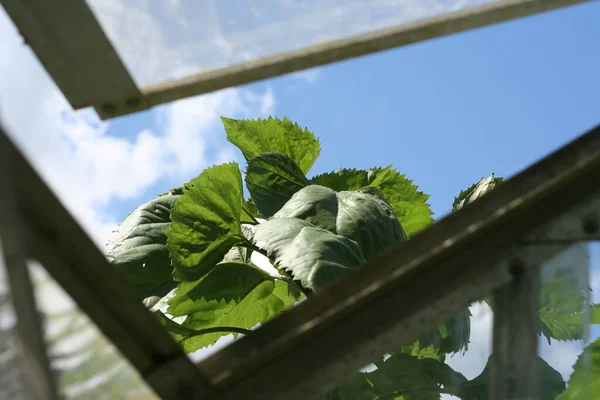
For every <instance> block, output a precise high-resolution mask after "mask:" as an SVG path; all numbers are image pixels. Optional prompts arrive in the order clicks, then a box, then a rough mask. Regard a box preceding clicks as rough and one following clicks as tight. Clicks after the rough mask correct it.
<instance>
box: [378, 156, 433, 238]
mask: <svg viewBox="0 0 600 400" xmlns="http://www.w3.org/2000/svg"><path fill="white" fill-rule="evenodd" d="M370 174H371V176H372V181H371V182H370V183H369V187H372V188H377V189H379V190H380V191H381V193H382V194H383V197H384V198H385V200H386V201H387V202H388V203H390V205H391V206H392V208H393V209H394V212H395V213H396V216H397V217H398V220H399V221H400V224H401V225H402V228H403V229H404V232H406V235H407V236H408V237H411V236H413V235H414V234H415V233H417V232H419V231H421V230H422V229H424V228H426V227H428V226H429V225H431V224H432V223H433V217H432V216H433V212H432V211H431V208H430V206H429V204H427V199H429V195H426V194H424V193H423V192H420V191H419V190H418V188H417V186H415V185H413V182H412V181H411V180H410V179H407V178H406V176H405V175H402V174H399V173H398V171H396V170H395V169H392V167H391V165H390V166H388V167H386V168H383V169H373V170H371V171H370Z"/></svg>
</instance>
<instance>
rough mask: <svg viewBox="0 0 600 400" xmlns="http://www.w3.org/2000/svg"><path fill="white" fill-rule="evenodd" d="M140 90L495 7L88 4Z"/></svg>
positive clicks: (219, 0)
mask: <svg viewBox="0 0 600 400" xmlns="http://www.w3.org/2000/svg"><path fill="white" fill-rule="evenodd" d="M87 1H88V3H89V4H90V6H91V8H92V10H93V11H94V13H95V14H96V16H97V18H98V19H99V21H100V24H101V26H102V28H103V29H104V31H105V32H106V33H107V35H108V37H109V39H110V40H111V42H112V43H113V45H114V46H115V48H116V50H117V52H118V53H119V55H120V56H121V58H122V59H123V61H124V63H125V65H126V66H127V68H128V69H129V70H130V71H131V73H132V75H133V78H134V79H135V80H136V82H137V83H138V84H140V85H148V84H154V83H160V82H163V81H165V80H167V79H173V78H182V77H184V76H186V75H189V74H191V73H195V72H200V71H201V70H208V69H214V68H221V67H226V66H229V65H231V64H236V63H240V62H244V61H250V60H256V59H259V58H263V57H265V56H269V55H272V54H276V53H281V52H286V51H291V50H296V49H299V48H303V47H307V46H309V45H311V44H315V43H319V42H323V41H327V40H332V39H342V38H347V37H350V36H354V35H358V34H361V33H366V32H372V31H375V30H379V29H382V28H387V27H391V26H394V25H401V24H409V23H411V22H415V21H419V20H422V19H424V18H428V17H434V16H441V15H444V14H448V13H450V12H453V11H458V10H465V9H469V8H471V7H475V6H478V5H481V4H486V3H493V2H500V1H501V0H370V1H362V0H350V1H347V0H344V1H342V0H260V1H240V0H198V1H189V0H168V1H167V0H164V1H139V0H87Z"/></svg>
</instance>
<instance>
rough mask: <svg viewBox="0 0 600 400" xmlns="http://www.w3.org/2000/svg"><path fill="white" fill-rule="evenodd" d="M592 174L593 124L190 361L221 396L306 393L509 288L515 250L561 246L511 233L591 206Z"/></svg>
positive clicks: (595, 166)
mask: <svg viewBox="0 0 600 400" xmlns="http://www.w3.org/2000/svg"><path fill="white" fill-rule="evenodd" d="M598 174H600V126H598V127H596V128H594V129H593V130H591V131H590V132H588V133H587V134H586V135H584V136H582V137H580V138H579V139H577V140H575V141H574V142H572V143H570V144H569V145H567V146H565V147H564V148H562V149H561V150H559V151H557V152H556V153H554V154H552V155H550V156H549V157H547V158H545V159H544V160H542V161H540V162H538V163H537V164H535V165H533V166H532V167H530V168H528V169H527V170H525V171H523V172H522V173H520V174H518V175H517V176H515V177H514V178H512V179H510V180H507V181H505V182H503V183H502V184H501V185H499V186H498V187H497V188H496V189H494V191H493V192H491V193H489V194H486V195H485V196H484V197H483V198H481V199H479V200H478V201H476V202H475V203H473V204H471V205H469V206H468V207H465V208H464V209H461V210H459V211H458V212H456V213H453V214H451V215H449V216H447V217H446V218H444V219H442V220H441V221H439V222H437V223H436V224H434V225H432V226H431V227H429V228H428V229H426V230H425V231H423V232H421V233H419V234H417V235H416V236H415V237H414V238H412V239H411V240H410V241H407V242H403V243H400V244H399V245H398V246H396V247H395V248H394V249H392V250H390V251H389V252H387V253H386V254H383V255H381V256H379V257H376V258H375V259H373V260H372V261H370V262H369V263H367V265H365V266H364V267H363V268H360V269H359V270H357V271H355V272H353V273H351V274H348V275H347V276H346V277H344V278H343V279H340V281H338V282H335V283H333V284H332V285H331V286H330V287H328V288H326V289H324V290H323V291H321V292H319V293H317V294H316V295H315V296H314V297H313V298H310V299H308V300H307V301H305V302H303V303H302V304H300V305H299V306H298V307H296V308H294V309H292V310H290V311H288V312H286V313H284V314H283V315H281V316H279V317H278V318H276V319H274V320H272V321H269V322H267V323H266V324H264V325H263V326H262V327H261V328H260V329H258V330H257V331H256V332H254V333H253V334H252V335H248V336H245V337H243V338H241V339H240V340H239V341H236V342H234V343H233V344H232V345H230V346H228V347H226V348H225V349H223V350H221V351H220V352H218V353H217V354H215V355H213V356H211V357H210V358H208V359H206V360H205V361H203V362H201V363H200V364H199V368H200V369H201V370H202V371H203V372H204V373H205V374H206V375H208V376H209V377H210V378H211V380H212V382H213V383H214V384H215V385H217V386H218V387H219V388H221V389H222V390H223V391H224V394H223V397H222V398H223V399H236V398H242V397H243V398H246V399H261V398H263V399H264V398H269V399H271V398H272V399H280V398H281V399H288V400H289V399H302V398H310V396H312V395H315V394H317V393H318V392H320V391H321V390H325V389H327V388H330V387H331V386H332V385H335V384H337V383H340V382H341V381H342V380H343V379H344V378H346V377H348V376H350V375H352V374H354V373H355V371H356V370H358V369H359V368H361V367H362V366H364V365H367V364H368V363H369V362H371V361H372V360H373V358H375V357H377V356H379V355H382V354H384V353H385V352H388V351H390V350H392V349H393V348H394V347H395V346H397V345H399V344H402V343H407V342H410V341H411V340H413V339H414V338H415V337H417V336H418V335H419V334H420V333H423V332H425V331H427V330H429V329H431V328H432V327H434V326H435V325H437V324H439V323H441V322H444V321H445V320H446V319H447V318H448V317H449V316H451V315H452V314H453V313H455V312H457V311H460V310H461V309H464V307H467V306H468V305H469V304H470V303H471V302H472V301H475V300H477V299H481V298H482V297H483V296H486V295H488V294H490V293H491V292H492V291H493V290H495V289H498V288H499V287H501V286H503V285H505V284H507V283H510V282H511V281H512V280H513V279H514V276H513V275H512V274H511V272H510V266H509V265H508V261H510V260H511V259H512V258H513V257H514V256H515V254H517V253H521V252H523V253H524V254H525V255H524V256H526V257H527V264H526V265H525V268H526V269H527V268H530V266H531V265H539V264H540V263H541V262H543V261H545V259H546V258H549V257H551V256H552V255H554V254H555V253H556V252H558V251H560V250H561V249H562V248H563V247H564V246H563V245H555V246H552V245H549V246H537V247H536V248H532V247H531V246H529V247H527V246H526V247H525V248H521V247H522V243H521V240H522V238H524V237H525V236H527V235H528V234H529V233H530V232H535V230H536V229H541V228H542V227H543V226H544V225H546V224H549V223H551V222H552V221H553V220H556V219H558V218H561V217H562V216H563V215H565V213H572V212H573V210H574V209H576V208H578V207H580V206H581V205H582V204H584V203H586V202H588V201H592V200H596V201H597V196H600V193H599V190H600V189H598V186H597V184H596V183H595V182H596V181H597V176H598ZM595 196H596V197H595ZM582 226H583V225H582ZM583 231H584V230H583V228H582V232H583ZM391 310H393V312H390V311H391ZM248 393H250V394H248Z"/></svg>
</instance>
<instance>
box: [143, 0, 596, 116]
mask: <svg viewBox="0 0 600 400" xmlns="http://www.w3.org/2000/svg"><path fill="white" fill-rule="evenodd" d="M587 1H589V0H505V1H491V2H489V3H486V4H484V5H481V6H476V7H467V8H465V9H464V10H460V11H456V12H452V13H447V14H443V15H440V16H436V17H432V18H426V19H423V20H419V21H416V22H413V23H408V24H406V23H405V24H400V25H396V26H393V27H390V28H385V29H381V30H377V31H374V32H369V33H365V34H361V35H356V36H352V37H349V38H345V39H339V40H331V41H326V42H323V43H319V44H313V45H310V46H307V47H306V48H303V49H300V50H295V51H290V52H285V53H281V54H276V55H272V56H267V57H264V58H260V59H258V60H255V61H248V62H245V63H241V64H237V65H232V66H229V67H225V68H219V69H215V70H210V71H203V72H199V73H197V74H194V75H191V76H188V77H185V78H182V79H174V80H171V81H168V82H164V83H159V84H157V85H151V86H147V87H143V88H142V92H143V93H144V96H145V97H146V98H147V101H148V103H150V104H151V105H152V106H155V105H158V104H163V103H168V102H171V101H174V100H179V99H182V98H185V97H190V96H196V95H199V94H203V93H209V92H212V91H215V90H220V89H225V88H228V87H232V86H238V85H243V84H246V83H251V82H255V81H259V80H262V79H268V78H273V77H276V76H280V75H284V74H288V73H291V72H296V71H301V70H303V69H307V68H313V67H317V66H320V65H326V64H330V63H334V62H338V61H343V60H348V59H351V58H355V57H359V56H363V55H367V54H372V53H376V52H379V51H383V50H388V49H392V48H396V47H400V46H405V45H409V44H414V43H418V42H422V41H425V40H429V39H433V38H437V37H442V36H447V35H451V34H455V33H459V32H464V31H467V30H470V29H476V28H480V27H484V26H488V25H492V24H496V23H499V22H504V21H509V20H512V19H515V18H521V17H525V16H529V15H533V14H537V13H540V12H545V11H550V10H554V9H557V8H560V7H566V6H570V5H574V4H579V3H585V2H587Z"/></svg>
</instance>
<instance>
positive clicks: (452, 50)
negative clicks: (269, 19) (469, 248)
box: [0, 2, 600, 369]
mask: <svg viewBox="0 0 600 400" xmlns="http://www.w3.org/2000/svg"><path fill="white" fill-rule="evenodd" d="M599 16H600V2H592V3H590V4H584V5H581V6H576V7H570V8H567V9H563V10H561V11H559V12H553V13H547V14H543V15H538V16H535V17H529V18H526V19H522V20H518V21H512V22H509V23H504V24H500V25H496V26H493V27H488V28H484V29H479V30H475V31H470V32H467V33H463V34H459V35H454V36H451V37H446V38H442V39H437V40H432V41H428V42H425V43H420V44H416V45H412V46H408V47H404V48H399V49H395V50H390V51H387V52H384V53H379V54H375V55H371V56H366V57H362V58H359V59H355V60H351V61H346V62H342V63H338V64H334V65H330V66H326V67H322V68H318V69H316V70H311V71H308V72H305V73H301V74H294V75H290V76H285V77H280V78H276V79H271V80H267V81H263V82H260V83H256V84H251V85H247V86H245V87H243V88H241V89H233V90H229V91H224V92H220V93H217V94H213V95H209V96H202V97H199V98H194V99H189V100H183V101H180V102H177V103H175V104H170V105H164V106H161V107H157V108H156V109H154V110H150V111H146V112H143V113H139V114H136V115H133V116H128V117H123V118H119V119H117V120H115V121H112V122H110V123H99V122H98V121H97V120H95V119H94V116H93V113H91V112H89V111H84V112H82V113H73V112H71V111H70V109H69V107H68V105H67V104H66V102H65V101H64V99H63V98H62V95H60V93H59V92H58V90H57V89H56V87H54V86H53V84H52V83H51V81H50V80H49V78H48V77H47V76H46V74H45V72H44V71H43V70H42V69H41V67H40V66H39V64H38V63H37V61H35V59H34V57H33V55H32V54H31V53H30V52H29V51H28V50H27V49H25V48H23V47H22V45H21V42H20V41H19V40H18V37H17V35H16V34H15V32H14V28H13V27H12V26H11V25H10V23H8V22H7V20H6V18H5V16H3V15H2V12H0V34H1V33H5V34H6V35H4V36H3V35H0V38H2V39H1V40H0V55H2V56H0V72H2V74H3V76H12V77H13V79H11V80H4V81H3V82H0V99H1V100H2V111H3V118H5V119H6V122H7V125H8V126H9V127H10V128H11V130H12V131H13V132H14V133H13V134H14V135H15V138H16V140H17V141H18V142H19V145H20V146H21V148H22V149H23V151H24V152H25V153H26V154H27V155H28V156H29V157H30V159H31V160H32V162H33V163H34V164H35V165H36V166H37V167H38V169H39V170H40V171H41V172H42V174H43V175H44V177H45V178H46V179H47V180H48V181H49V183H50V184H51V185H52V187H53V188H54V189H55V190H56V191H57V193H58V194H59V196H60V197H61V198H62V199H63V201H65V202H66V203H67V205H68V206H69V208H70V209H71V210H72V211H73V212H74V213H75V215H77V216H78V217H79V218H80V219H81V220H82V223H83V224H84V226H85V227H86V228H87V229H88V231H90V233H92V234H93V235H96V236H95V238H96V240H97V241H98V243H101V242H103V240H104V239H105V238H106V233H107V232H108V231H110V230H111V229H113V228H114V225H115V224H116V223H117V222H118V221H120V220H122V219H123V218H124V217H125V216H126V215H127V214H128V213H129V212H130V211H131V210H132V209H133V208H134V207H135V206H136V205H138V204H140V203H142V202H144V201H146V200H149V199H151V198H153V197H154V196H155V195H156V194H157V193H161V192H164V191H165V190H167V189H169V188H172V187H175V186H178V185H179V184H181V183H183V182H184V181H187V180H189V179H190V178H192V177H193V176H195V175H197V174H199V173H200V172H201V170H202V169H203V168H206V167H208V166H210V165H211V164H213V163H215V162H218V161H221V160H229V159H235V160H238V161H242V159H241V157H240V155H239V154H238V153H237V152H236V150H235V149H234V148H233V147H232V146H230V145H229V144H227V143H226V142H225V140H224V131H223V130H222V127H221V126H220V122H219V121H218V118H217V117H218V115H224V116H228V117H234V118H238V117H245V118H252V117H257V116H266V115H268V114H271V115H274V116H277V117H283V116H287V117H289V118H290V119H292V120H294V121H297V122H298V123H300V124H301V125H304V126H307V127H308V128H309V129H310V130H312V131H314V132H315V133H316V135H317V136H319V137H320V138H321V140H322V148H323V149H322V153H321V157H320V159H319V160H318V161H317V163H316V164H315V166H314V167H313V170H312V171H311V173H312V174H318V173H321V172H326V171H331V170H334V169H336V168H339V167H355V168H369V167H372V166H382V165H387V164H389V163H393V164H394V166H395V167H396V168H397V169H398V170H399V171H400V172H401V173H405V174H406V175H407V176H408V177H409V178H411V179H413V180H414V182H415V183H416V184H417V185H418V186H419V187H420V188H421V190H422V191H424V192H425V193H428V194H430V195H431V198H430V204H431V206H432V209H433V211H434V212H435V217H436V218H438V219H439V218H441V217H442V216H443V215H444V214H446V213H448V212H449V211H450V208H451V204H452V201H453V199H454V196H456V195H457V193H458V192H459V191H460V190H461V189H464V188H466V187H468V186H469V185H470V184H472V183H473V182H475V181H477V180H478V179H479V178H481V177H483V176H487V175H489V174H490V173H492V172H495V173H496V175H497V176H504V177H509V176H511V175H513V174H515V173H517V172H518V171H520V170H522V169H523V168H524V167H526V166H527V165H529V164H531V163H533V162H535V161H536V160H539V159H540V158H542V157H544V156H546V155H547V154H548V153H549V152H551V151H553V150H555V149H557V148H559V147H560V146H561V145H563V144H566V143H567V142H569V141H570V140H572V139H573V138H575V137H576V136H578V135H579V134H581V133H583V132H584V131H586V130H587V129H589V128H591V127H593V126H594V125H595V124H597V123H599V122H600V119H599V114H598V96H597V95H598V93H600V79H599V75H598V71H600V52H599V51H598V42H597V38H600V24H599V23H598V21H599ZM8 32H10V35H9V34H8ZM4 54H6V55H7V56H6V57H5V56H4ZM148 54H153V53H152V52H151V51H149V52H148ZM159 54H160V53H159ZM7 98H10V101H7ZM31 99H35V100H34V105H35V107H34V108H35V110H36V111H38V114H39V117H38V118H32V117H31V115H30V114H29V112H25V111H23V110H24V109H25V108H26V105H30V104H31ZM28 109H31V107H29V108H28ZM90 121H91V122H90ZM165 147H168V149H166V150H165ZM592 253H593V255H594V256H593V257H592V262H593V263H594V265H595V267H594V269H595V271H598V268H597V261H596V260H598V259H599V258H598V256H600V250H599V248H598V246H596V245H594V246H592ZM594 279H595V283H594V285H595V287H597V288H600V274H599V273H597V272H596V274H595V278H594ZM594 297H595V298H596V300H597V301H600V296H598V293H595V295H594ZM481 329H482V330H481V332H483V333H481V334H482V335H487V334H489V318H488V320H487V322H485V323H484V324H483V325H482V328H481ZM594 333H595V335H596V336H598V335H600V331H599V330H595V331H594ZM481 340H483V342H485V341H487V338H483V339H481ZM567 347H568V348H565V349H566V350H565V351H570V350H573V348H572V346H571V347H569V346H567ZM575 350H576V349H575ZM571 353H572V352H571ZM557 354H559V353H557ZM560 354H563V353H560ZM560 354H559V355H556V357H558V358H560V357H562V356H560ZM564 354H566V353H564ZM565 357H566V356H565ZM558 358H557V359H558ZM565 362H566V363H572V357H571V358H569V357H567V358H566V361H565ZM567 369H568V368H567Z"/></svg>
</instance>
